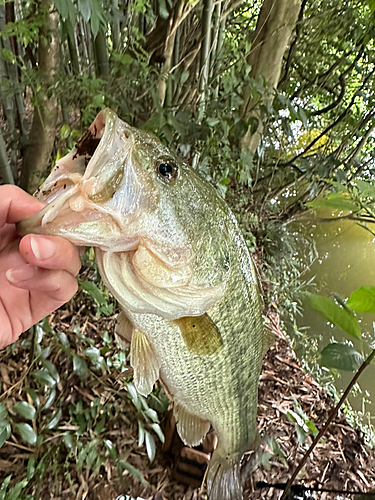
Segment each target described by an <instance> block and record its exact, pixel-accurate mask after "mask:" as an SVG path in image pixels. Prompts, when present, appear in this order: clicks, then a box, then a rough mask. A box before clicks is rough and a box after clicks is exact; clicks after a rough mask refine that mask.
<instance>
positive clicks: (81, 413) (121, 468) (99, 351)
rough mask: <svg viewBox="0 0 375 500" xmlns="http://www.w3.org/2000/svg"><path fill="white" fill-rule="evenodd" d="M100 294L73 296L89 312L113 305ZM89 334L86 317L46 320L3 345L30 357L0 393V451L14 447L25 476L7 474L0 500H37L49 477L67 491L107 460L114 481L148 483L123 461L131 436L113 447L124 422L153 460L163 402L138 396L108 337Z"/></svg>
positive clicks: (160, 394) (56, 488)
mask: <svg viewBox="0 0 375 500" xmlns="http://www.w3.org/2000/svg"><path fill="white" fill-rule="evenodd" d="M86 258H87V257H86ZM93 271H94V272H95V264H92V268H91V269H90V268H88V270H86V273H87V272H89V273H90V276H91V278H92V273H93ZM82 277H83V278H87V276H85V274H83V275H82ZM81 281H82V282H86V280H85V279H82V280H81ZM87 282H88V281H87ZM91 283H93V282H91ZM98 290H100V288H98V287H96V288H95V289H94V296H93V297H91V294H90V291H91V288H90V289H89V292H87V291H86V290H83V289H82V290H81V291H80V292H78V293H79V295H80V296H81V297H82V299H81V300H82V304H84V305H85V307H86V308H92V314H93V315H94V314H96V312H97V310H98V309H99V308H101V309H102V310H103V309H104V310H105V309H106V308H107V309H108V306H109V305H112V307H113V304H108V302H107V299H105V300H106V302H103V300H104V299H103V296H102V295H101V300H100V303H99V304H98V300H97V293H98ZM87 294H90V295H87ZM88 311H89V309H87V313H86V314H88ZM87 317H88V316H87ZM93 317H95V316H93ZM87 330H88V328H87V319H86V324H81V323H79V322H76V323H75V324H72V325H71V326H70V327H69V328H68V329H67V330H61V327H60V326H59V323H57V324H56V326H54V325H53V323H51V320H50V321H48V319H45V320H44V321H43V322H41V323H39V324H38V325H36V327H35V328H34V334H33V336H32V337H31V338H29V339H25V340H24V341H22V342H19V343H18V345H17V344H16V345H14V346H11V347H9V348H8V351H9V353H10V352H11V351H12V350H16V351H17V358H19V359H25V358H26V359H28V367H27V369H26V371H24V372H23V374H22V376H21V377H20V378H19V380H18V381H17V383H16V385H15V386H13V387H10V388H9V389H8V390H7V391H5V392H3V393H2V394H1V395H0V447H3V449H4V447H6V446H8V445H9V444H14V443H16V444H17V443H19V446H20V447H21V448H22V449H23V450H24V453H25V454H26V456H29V458H28V461H27V463H28V466H27V471H25V474H24V475H23V476H19V475H18V476H17V477H12V476H11V475H9V476H8V477H7V479H6V480H5V481H4V482H3V484H2V487H1V488H2V489H1V490H0V495H3V496H0V498H4V499H6V500H15V499H17V498H18V497H19V498H22V499H23V498H28V500H31V499H33V498H35V499H36V498H39V496H38V495H39V493H38V492H39V490H38V486H37V485H38V484H39V485H40V487H42V486H41V485H42V480H43V477H44V476H45V475H46V474H48V473H49V474H52V475H53V476H54V477H55V478H56V479H57V478H59V479H58V481H57V482H56V483H55V484H54V486H53V488H54V491H55V494H56V495H58V494H60V493H59V492H60V491H61V488H62V487H63V486H64V484H63V483H62V482H61V478H62V477H65V478H66V479H65V480H64V481H67V484H66V485H65V486H67V485H70V486H69V487H70V488H71V489H72V491H75V490H76V489H77V484H78V482H77V481H76V480H75V477H76V475H77V474H79V473H80V471H82V470H86V471H90V474H93V475H94V476H95V475H98V474H99V471H100V470H101V468H102V467H103V465H104V464H105V463H106V462H107V461H110V462H111V463H112V464H113V465H114V466H115V468H117V471H118V476H119V478H120V480H122V477H123V475H124V473H125V474H128V473H129V474H131V475H133V476H134V477H135V478H136V479H137V480H138V481H140V482H142V483H144V484H147V481H146V480H145V478H144V476H143V474H142V473H141V472H140V471H139V470H138V468H137V467H136V466H135V465H134V464H132V463H131V460H130V461H129V454H130V451H131V449H132V448H131V446H130V447H129V446H128V444H129V442H130V443H131V442H132V439H131V440H130V441H129V439H128V440H127V443H128V444H119V441H118V438H117V436H116V432H117V431H116V428H118V427H119V424H120V423H121V422H122V421H123V420H124V419H125V420H126V424H127V428H128V429H129V430H128V431H127V432H128V434H129V435H132V434H133V433H135V432H136V428H138V436H139V439H138V447H139V448H142V447H144V448H145V452H146V454H147V456H148V458H149V460H150V461H152V460H153V459H154V457H155V452H156V440H159V441H160V442H164V435H163V432H162V430H161V427H160V415H162V414H163V413H164V412H165V411H166V409H167V405H168V399H167V398H166V396H165V395H164V393H163V392H162V391H161V390H160V389H159V390H158V391H157V392H155V393H154V394H152V395H151V396H150V397H149V398H145V397H143V396H141V395H139V394H138V393H137V391H136V390H135V388H134V385H133V383H132V382H131V377H130V375H131V370H130V369H129V366H128V364H127V360H126V356H125V354H124V352H123V351H118V349H116V346H115V345H114V344H113V342H112V340H111V339H110V337H109V336H108V333H107V332H104V335H103V337H102V338H101V339H98V338H95V337H92V335H90V333H89V331H87ZM124 372H125V373H126V372H128V376H125V377H124V378H123V380H122V381H121V383H120V387H117V388H115V387H114V386H113V385H112V382H111V380H112V379H113V380H116V378H118V376H119V374H120V373H124ZM111 378H112V379H111ZM104 380H107V382H104ZM73 386H74V390H73ZM95 387H98V389H96V388H95ZM77 396H78V397H77ZM36 457H37V459H36ZM32 485H33V491H34V493H33V494H31V493H30V491H31V490H30V487H31V486H32ZM35 488H36V489H35Z"/></svg>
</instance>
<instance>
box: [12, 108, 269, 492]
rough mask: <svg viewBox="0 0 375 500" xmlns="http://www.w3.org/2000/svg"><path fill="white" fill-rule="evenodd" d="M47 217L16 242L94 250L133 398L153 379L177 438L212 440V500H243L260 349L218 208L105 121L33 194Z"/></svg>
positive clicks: (33, 221)
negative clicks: (53, 241) (61, 241)
mask: <svg viewBox="0 0 375 500" xmlns="http://www.w3.org/2000/svg"><path fill="white" fill-rule="evenodd" d="M38 197H39V198H40V199H41V200H44V201H46V202H47V205H46V206H45V207H44V209H42V210H41V211H40V212H39V213H38V214H36V215H35V216H33V217H31V218H30V219H27V220H26V221H23V222H21V223H20V224H19V228H18V229H19V232H20V234H22V235H24V234H26V233H39V234H48V235H60V236H64V237H66V238H67V239H69V240H70V241H72V242H73V243H75V244H77V245H84V246H86V245H91V246H93V247H94V248H95V256H96V261H97V264H98V267H99V270H100V274H101V276H102V279H103V281H104V283H105V284H106V286H107V287H108V289H109V290H110V291H111V292H112V294H113V295H114V297H115V298H116V299H117V301H118V302H119V305H120V307H121V309H122V312H121V313H120V315H119V320H118V325H117V333H118V335H120V336H121V337H123V338H124V339H126V340H128V341H130V342H131V347H130V361H131V365H132V367H133V369H134V383H135V386H136V388H137V390H138V391H139V392H140V393H141V394H143V395H145V396H147V395H148V394H149V393H150V392H151V390H152V388H153V386H154V384H155V382H156V381H157V380H158V379H160V381H161V382H162V384H163V386H164V387H165V389H166V392H167V394H168V395H169V397H170V398H171V399H172V401H173V404H174V415H175V417H176V421H177V430H178V433H179V435H180V436H181V438H182V440H183V441H184V442H185V443H186V444H187V445H190V446H195V445H198V444H199V443H200V442H201V441H202V439H203V438H204V436H205V435H206V433H207V432H208V430H209V429H210V426H211V425H212V426H213V427H214V429H215V430H216V433H217V436H218V446H217V449H216V450H215V452H214V453H213V456H212V459H211V462H210V466H209V470H208V474H207V490H208V495H209V498H210V499H211V500H238V499H241V498H242V488H241V484H240V483H241V481H240V460H241V457H242V455H243V453H244V452H245V451H248V450H251V449H254V448H255V447H256V446H257V444H258V436H259V434H258V431H257V425H256V414H257V394H258V379H259V375H260V370H261V362H262V357H263V354H264V352H265V351H266V349H267V347H268V346H267V345H265V344H266V340H265V339H266V337H267V336H266V335H265V334H264V325H263V320H262V299H261V294H260V290H259V286H258V280H257V274H256V270H255V267H254V264H253V262H252V259H251V257H250V254H249V252H248V250H247V247H246V245H245V242H244V239H243V237H242V235H241V232H240V230H239V227H238V224H237V221H236V219H235V217H234V215H233V214H232V212H231V210H230V209H229V207H228V206H227V204H226V203H225V201H224V200H223V199H222V198H221V197H220V196H219V194H218V193H217V191H216V190H215V189H214V188H213V186H211V185H210V184H209V183H208V182H206V181H205V180H204V179H202V178H201V177H200V176H199V175H198V174H197V173H196V172H195V171H194V170H193V169H191V168H190V167H189V166H187V165H186V164H185V163H183V162H182V161H181V160H180V159H178V158H176V157H175V156H174V155H172V154H171V152H170V150H169V149H168V148H167V147H165V146H164V145H163V144H162V143H161V142H160V141H159V140H158V139H157V138H156V137H155V136H153V135H152V134H149V133H146V132H144V131H139V130H137V129H135V128H132V127H130V126H129V125H127V124H126V123H124V122H123V121H121V120H120V119H119V118H118V117H117V115H116V114H115V113H114V112H113V111H111V110H109V109H106V110H104V111H101V112H100V113H99V115H98V116H97V117H96V119H95V121H94V122H93V124H92V125H91V127H90V129H89V131H88V132H87V133H86V134H85V135H84V136H83V138H82V139H81V140H80V141H79V142H78V144H77V145H76V147H75V148H74V149H73V150H72V151H71V152H70V153H69V154H68V155H67V156H66V157H64V158H63V159H61V160H59V161H58V162H57V164H56V166H55V167H54V169H53V170H52V172H51V174H50V176H49V177H48V178H47V180H46V181H45V182H44V184H43V185H42V186H41V188H40V192H39V195H38Z"/></svg>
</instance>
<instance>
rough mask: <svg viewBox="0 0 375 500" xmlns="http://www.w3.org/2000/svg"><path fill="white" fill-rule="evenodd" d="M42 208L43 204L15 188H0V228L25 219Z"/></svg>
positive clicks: (7, 186)
mask: <svg viewBox="0 0 375 500" xmlns="http://www.w3.org/2000/svg"><path fill="white" fill-rule="evenodd" d="M43 207H44V203H42V202H41V201H39V200H37V199H36V198H33V197H32V196H30V195H29V194H28V193H26V191H23V190H22V189H20V188H19V187H17V186H12V185H8V184H6V185H3V186H0V227H3V226H4V224H6V223H8V224H14V223H15V222H19V221H21V220H22V219H26V218H27V217H30V216H31V215H34V214H36V213H37V212H39V210H41V209H42V208H43Z"/></svg>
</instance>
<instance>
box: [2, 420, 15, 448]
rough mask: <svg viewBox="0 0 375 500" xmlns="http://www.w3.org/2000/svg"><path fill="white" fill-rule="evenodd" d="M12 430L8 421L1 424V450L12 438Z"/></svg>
mask: <svg viewBox="0 0 375 500" xmlns="http://www.w3.org/2000/svg"><path fill="white" fill-rule="evenodd" d="M11 433H12V429H11V427H10V424H9V422H8V421H7V420H4V421H3V422H0V448H1V447H2V446H3V444H4V443H5V441H6V440H7V439H9V438H10V435H11Z"/></svg>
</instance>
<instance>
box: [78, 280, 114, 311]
mask: <svg viewBox="0 0 375 500" xmlns="http://www.w3.org/2000/svg"><path fill="white" fill-rule="evenodd" d="M78 284H79V286H80V287H81V288H82V289H83V290H85V291H86V292H88V293H89V294H90V295H91V297H92V298H93V299H94V301H95V303H96V305H97V306H99V307H104V306H107V305H108V298H107V297H106V296H105V295H104V294H103V292H102V291H101V290H100V289H99V288H98V287H97V286H96V285H95V283H93V282H92V281H86V280H80V279H79V280H78Z"/></svg>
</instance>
